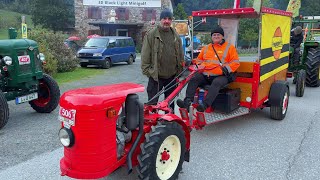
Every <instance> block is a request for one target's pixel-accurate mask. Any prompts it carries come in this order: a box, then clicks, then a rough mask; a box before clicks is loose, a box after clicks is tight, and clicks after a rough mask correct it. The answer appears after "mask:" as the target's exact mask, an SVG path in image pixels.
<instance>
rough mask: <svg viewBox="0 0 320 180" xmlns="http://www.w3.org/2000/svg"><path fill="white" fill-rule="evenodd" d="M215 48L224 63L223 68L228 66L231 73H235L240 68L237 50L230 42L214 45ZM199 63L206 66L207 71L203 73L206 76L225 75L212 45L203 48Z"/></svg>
mask: <svg viewBox="0 0 320 180" xmlns="http://www.w3.org/2000/svg"><path fill="white" fill-rule="evenodd" d="M213 46H214V48H215V50H216V52H217V54H218V55H219V57H220V60H221V61H222V66H226V67H227V69H228V71H229V72H230V73H231V72H235V71H236V70H237V69H238V67H239V66H240V61H239V57H238V53H237V50H236V48H235V47H234V46H233V45H232V44H230V43H228V42H224V43H223V44H222V45H220V44H214V45H213ZM197 63H201V65H203V66H205V69H206V70H205V71H204V72H203V74H204V75H208V76H218V75H222V74H223V72H222V68H221V67H219V66H220V62H219V59H218V58H217V56H216V54H215V52H214V51H213V48H212V44H209V45H207V46H205V47H203V48H202V50H201V52H200V54H199V55H198V58H197ZM207 69H208V70H207Z"/></svg>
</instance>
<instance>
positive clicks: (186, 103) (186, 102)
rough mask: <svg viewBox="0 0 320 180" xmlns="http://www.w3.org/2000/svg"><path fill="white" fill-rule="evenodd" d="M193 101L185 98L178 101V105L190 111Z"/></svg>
mask: <svg viewBox="0 0 320 180" xmlns="http://www.w3.org/2000/svg"><path fill="white" fill-rule="evenodd" d="M191 103H192V101H191V100H190V99H189V98H185V99H184V100H183V101H182V100H181V99H178V100H177V105H178V106H179V107H180V108H186V109H189V106H190V105H191Z"/></svg>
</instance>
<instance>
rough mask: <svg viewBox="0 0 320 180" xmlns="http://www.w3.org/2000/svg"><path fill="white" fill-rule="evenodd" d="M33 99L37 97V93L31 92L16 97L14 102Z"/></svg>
mask: <svg viewBox="0 0 320 180" xmlns="http://www.w3.org/2000/svg"><path fill="white" fill-rule="evenodd" d="M34 99H38V93H32V94H28V95H25V96H20V97H17V98H16V104H21V103H24V102H28V101H32V100H34Z"/></svg>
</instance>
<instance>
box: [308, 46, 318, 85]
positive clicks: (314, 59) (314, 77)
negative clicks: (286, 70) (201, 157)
mask: <svg viewBox="0 0 320 180" xmlns="http://www.w3.org/2000/svg"><path fill="white" fill-rule="evenodd" d="M306 67H307V69H306V70H307V79H306V84H307V86H310V87H319V86H320V48H317V49H310V50H309V51H308V55H307V62H306Z"/></svg>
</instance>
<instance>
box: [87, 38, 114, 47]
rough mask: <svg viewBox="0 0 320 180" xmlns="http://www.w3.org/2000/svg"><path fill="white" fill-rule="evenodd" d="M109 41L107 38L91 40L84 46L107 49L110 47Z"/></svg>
mask: <svg viewBox="0 0 320 180" xmlns="http://www.w3.org/2000/svg"><path fill="white" fill-rule="evenodd" d="M108 40H109V39H107V38H91V39H89V40H88V41H87V42H86V44H85V45H84V46H85V47H106V46H107V45H108Z"/></svg>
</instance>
